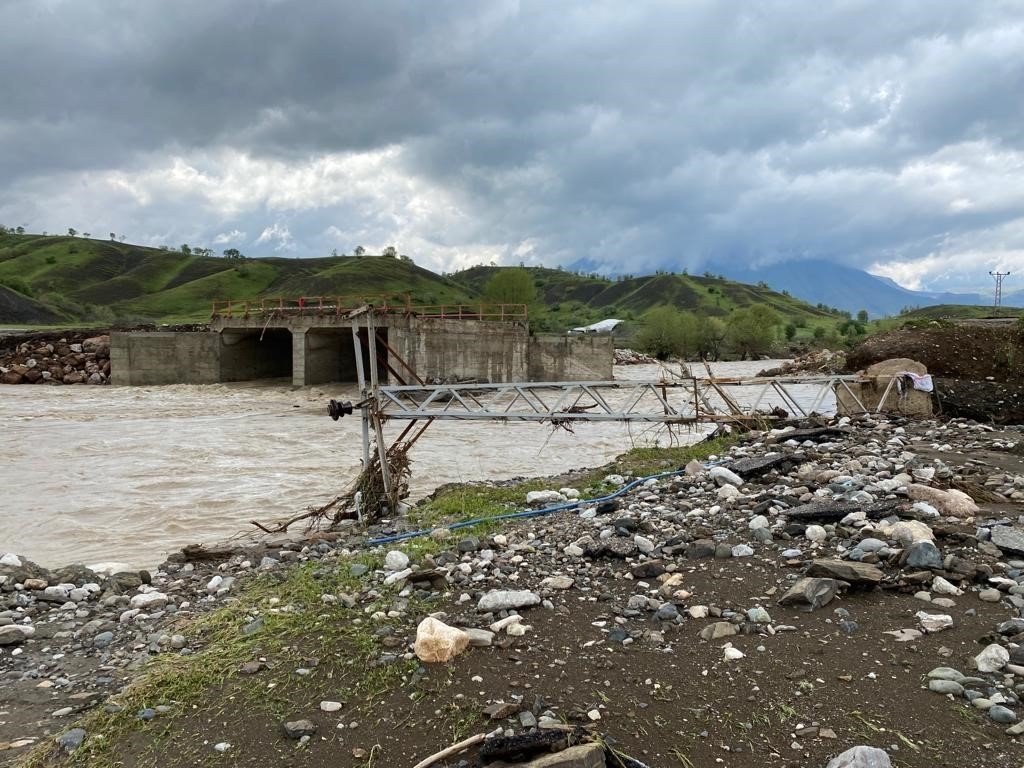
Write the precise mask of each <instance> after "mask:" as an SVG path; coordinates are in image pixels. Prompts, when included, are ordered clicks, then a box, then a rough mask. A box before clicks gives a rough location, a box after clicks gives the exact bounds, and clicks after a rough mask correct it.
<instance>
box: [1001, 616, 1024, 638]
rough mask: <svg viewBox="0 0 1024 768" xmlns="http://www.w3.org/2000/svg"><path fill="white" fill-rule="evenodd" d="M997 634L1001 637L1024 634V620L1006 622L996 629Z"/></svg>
mask: <svg viewBox="0 0 1024 768" xmlns="http://www.w3.org/2000/svg"><path fill="white" fill-rule="evenodd" d="M996 632H998V633H999V634H1000V635H1018V634H1020V633H1021V632H1024V619H1010V620H1009V621H1004V622H1003V623H1002V624H1000V625H999V626H998V627H996Z"/></svg>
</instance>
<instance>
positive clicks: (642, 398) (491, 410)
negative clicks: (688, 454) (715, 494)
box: [375, 375, 867, 424]
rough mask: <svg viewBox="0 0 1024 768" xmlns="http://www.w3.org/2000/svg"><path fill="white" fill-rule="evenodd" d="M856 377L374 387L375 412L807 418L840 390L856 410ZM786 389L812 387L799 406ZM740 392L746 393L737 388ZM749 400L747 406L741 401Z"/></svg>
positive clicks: (473, 417)
mask: <svg viewBox="0 0 1024 768" xmlns="http://www.w3.org/2000/svg"><path fill="white" fill-rule="evenodd" d="M857 380H859V377H857V376H838V375H837V376H816V377H801V378H796V377H794V378H790V379H779V378H770V379H756V378H754V379H716V378H696V377H693V378H684V379H680V380H678V381H637V382H631V381H559V382H550V381H548V382H530V383H508V384H437V385H431V386H418V385H406V386H381V387H378V388H377V395H376V398H375V399H376V408H377V411H378V413H379V414H380V416H381V417H382V418H383V419H385V420H389V419H406V420H409V419H411V420H418V419H426V418H430V419H440V420H450V421H488V420H490V421H521V422H540V423H544V422H549V423H554V424H568V423H571V422H575V421H580V422H597V421H620V422H642V423H643V422H646V423H663V424H688V423H696V422H720V421H736V420H743V419H750V418H755V417H761V418H764V417H767V418H771V417H772V416H773V413H772V412H771V411H769V412H766V413H759V408H761V405H762V404H766V405H767V406H769V407H770V408H772V410H774V411H775V415H777V414H778V410H777V409H779V408H783V409H784V410H786V411H787V413H789V414H800V415H801V416H807V415H809V413H812V412H814V411H816V410H817V409H818V408H819V407H821V406H822V404H823V403H824V402H825V400H826V398H827V397H828V396H829V395H830V394H832V393H834V392H835V391H836V389H837V388H845V390H846V391H847V392H848V393H849V395H850V397H851V398H853V400H854V401H855V402H857V403H858V404H859V405H860V407H861V408H862V409H864V410H865V411H866V410H867V409H866V408H864V406H863V405H862V404H860V401H859V400H858V399H857V396H856V395H855V394H854V393H853V391H852V390H851V389H850V387H849V384H848V382H851V381H857ZM793 386H800V387H804V388H813V392H814V395H813V403H812V405H811V407H810V409H805V408H803V407H802V406H801V405H800V404H799V400H805V401H806V398H807V397H808V396H809V393H804V394H803V395H802V396H800V398H799V399H798V397H797V396H796V394H795V393H794V392H793V391H792V390H791V387H793ZM744 390H746V391H744ZM744 403H749V404H746V405H745V404H744Z"/></svg>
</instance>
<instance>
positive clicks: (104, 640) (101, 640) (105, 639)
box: [92, 632, 114, 648]
mask: <svg viewBox="0 0 1024 768" xmlns="http://www.w3.org/2000/svg"><path fill="white" fill-rule="evenodd" d="M112 642H114V633H113V632H100V633H99V634H98V635H96V637H94V638H93V639H92V644H93V645H94V646H95V647H97V648H106V647H107V646H109V645H110V644H111V643H112Z"/></svg>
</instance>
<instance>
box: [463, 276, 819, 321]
mask: <svg viewBox="0 0 1024 768" xmlns="http://www.w3.org/2000/svg"><path fill="white" fill-rule="evenodd" d="M502 269H507V268H506V267H473V268H471V269H467V270H464V271H462V272H456V273H455V274H453V275H451V278H452V279H453V280H455V281H456V282H458V283H461V284H463V285H465V286H466V288H467V289H468V290H471V291H474V292H483V290H484V287H485V286H486V285H487V283H488V281H489V280H491V278H493V277H494V275H495V274H497V273H498V272H499V271H500V270H502ZM527 271H529V272H530V274H531V275H533V278H534V283H535V284H536V286H537V290H538V293H539V295H540V298H541V300H542V302H543V304H545V305H546V306H547V307H548V310H549V313H550V319H551V321H552V323H553V324H554V325H556V326H565V325H571V324H580V323H589V322H594V321H597V320H601V319H604V318H608V317H616V318H619V319H621V320H638V319H640V317H641V316H642V315H643V314H644V313H645V312H647V311H648V310H650V309H652V308H654V307H658V306H664V305H669V306H674V307H677V308H680V309H685V310H689V311H693V312H697V313H700V314H704V315H711V316H713V317H722V318H724V317H726V316H727V315H728V314H729V313H730V312H731V311H732V310H733V309H736V308H738V307H746V306H749V305H751V304H758V303H763V304H767V305H769V306H771V307H773V308H774V309H775V310H776V311H778V312H779V313H780V314H781V315H783V316H784V317H785V318H786V321H787V322H794V323H797V324H799V325H801V326H802V327H806V328H813V327H814V326H816V325H819V324H822V325H825V324H827V325H834V324H835V322H836V320H837V313H836V312H835V311H834V310H830V309H827V308H821V307H815V306H812V305H810V304H807V303H806V302H803V301H800V300H799V299H795V298H793V297H792V296H788V295H786V294H782V293H777V292H775V291H773V290H771V289H770V288H767V287H765V286H763V285H747V284H746V283H737V282H734V281H732V280H725V279H722V278H718V277H710V276H697V275H682V274H656V275H647V276H643V277H630V278H625V279H619V280H612V279H609V278H605V277H600V276H595V275H581V274H577V273H575V272H566V271H563V270H558V269H547V268H544V267H528V268H527Z"/></svg>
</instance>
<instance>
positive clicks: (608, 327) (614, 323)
mask: <svg viewBox="0 0 1024 768" xmlns="http://www.w3.org/2000/svg"><path fill="white" fill-rule="evenodd" d="M624 322H626V321H625V320H601V321H599V322H596V323H593V324H591V325H584V326H581V327H579V328H573V329H572V330H570V331H569V333H611V332H612V331H614V330H615V329H616V328H618V327H619V326H620V325H622V324H623V323H624Z"/></svg>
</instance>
